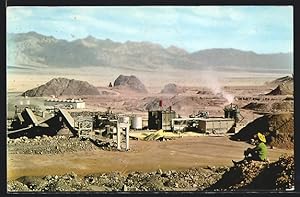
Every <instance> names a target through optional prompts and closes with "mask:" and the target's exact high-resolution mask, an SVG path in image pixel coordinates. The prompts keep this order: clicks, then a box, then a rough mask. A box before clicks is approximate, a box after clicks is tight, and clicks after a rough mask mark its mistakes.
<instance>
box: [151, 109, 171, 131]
mask: <svg viewBox="0 0 300 197" xmlns="http://www.w3.org/2000/svg"><path fill="white" fill-rule="evenodd" d="M175 117H176V112H175V111H173V110H156V111H149V112H148V128H149V129H156V130H159V129H163V130H172V127H171V123H172V119H174V118H175Z"/></svg>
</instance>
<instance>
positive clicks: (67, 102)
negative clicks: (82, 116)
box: [44, 98, 85, 109]
mask: <svg viewBox="0 0 300 197" xmlns="http://www.w3.org/2000/svg"><path fill="white" fill-rule="evenodd" d="M44 105H45V106H53V107H54V106H58V107H63V108H70V109H84V108H85V102H83V101H82V100H81V99H64V100H61V99H56V98H53V99H47V100H45V103H44Z"/></svg>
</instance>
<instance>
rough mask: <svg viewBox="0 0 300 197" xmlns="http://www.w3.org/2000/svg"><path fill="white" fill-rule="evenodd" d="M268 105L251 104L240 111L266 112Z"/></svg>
mask: <svg viewBox="0 0 300 197" xmlns="http://www.w3.org/2000/svg"><path fill="white" fill-rule="evenodd" d="M267 108H268V103H258V102H251V103H249V104H247V105H245V106H244V107H242V109H249V110H255V111H267Z"/></svg>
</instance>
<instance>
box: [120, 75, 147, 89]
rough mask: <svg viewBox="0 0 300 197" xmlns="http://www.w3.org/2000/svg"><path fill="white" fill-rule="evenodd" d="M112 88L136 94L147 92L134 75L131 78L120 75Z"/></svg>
mask: <svg viewBox="0 0 300 197" xmlns="http://www.w3.org/2000/svg"><path fill="white" fill-rule="evenodd" d="M114 87H117V88H125V89H129V90H133V91H135V92H138V93H147V92H148V91H147V89H146V87H145V85H144V84H143V83H142V82H141V81H140V80H139V79H138V78H137V77H136V76H134V75H131V76H125V75H120V76H119V77H118V78H117V79H116V80H115V81H114Z"/></svg>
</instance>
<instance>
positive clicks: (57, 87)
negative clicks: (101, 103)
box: [22, 78, 99, 97]
mask: <svg viewBox="0 0 300 197" xmlns="http://www.w3.org/2000/svg"><path fill="white" fill-rule="evenodd" d="M98 94H99V92H98V90H97V88H96V87H94V86H93V85H91V84H89V83H88V82H86V81H79V80H75V79H66V78H54V79H52V80H50V81H49V82H47V83H45V84H43V85H41V86H39V87H37V88H33V89H31V90H27V91H25V92H23V93H22V95H23V96H24V95H26V96H29V97H34V96H41V97H42V96H51V95H55V96H80V95H98Z"/></svg>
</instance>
